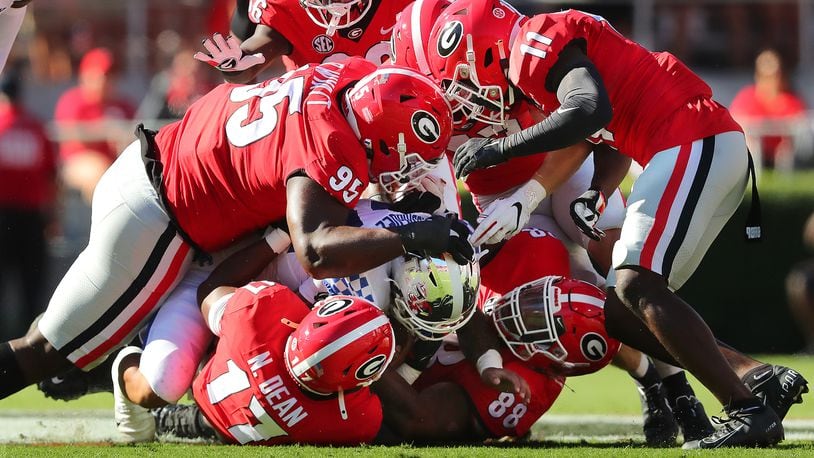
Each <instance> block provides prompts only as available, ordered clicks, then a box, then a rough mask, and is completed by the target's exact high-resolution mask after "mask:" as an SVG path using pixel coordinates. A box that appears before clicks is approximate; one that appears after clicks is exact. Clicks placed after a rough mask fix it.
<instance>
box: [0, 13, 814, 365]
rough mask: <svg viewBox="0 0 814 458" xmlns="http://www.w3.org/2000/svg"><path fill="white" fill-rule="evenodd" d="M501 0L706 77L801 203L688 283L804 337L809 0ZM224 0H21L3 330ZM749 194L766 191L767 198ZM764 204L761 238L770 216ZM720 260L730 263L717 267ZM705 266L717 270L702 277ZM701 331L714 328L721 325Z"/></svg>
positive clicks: (69, 247) (193, 79) (61, 251)
mask: <svg viewBox="0 0 814 458" xmlns="http://www.w3.org/2000/svg"><path fill="white" fill-rule="evenodd" d="M384 1H387V0H384ZM509 2H510V3H512V4H513V5H515V6H516V7H518V9H520V10H521V11H522V12H524V13H527V14H535V13H543V12H551V11H558V10H561V9H565V8H577V9H581V10H585V11H588V12H591V13H595V14H599V15H602V16H604V17H605V18H606V19H608V20H609V21H610V22H611V24H613V25H614V26H615V27H616V28H617V29H618V30H619V31H620V32H621V33H623V34H625V35H627V36H629V37H631V38H633V39H635V40H636V41H638V42H639V43H642V44H643V45H645V46H646V47H648V48H649V49H652V50H666V51H670V52H672V53H673V54H675V55H676V56H678V57H679V58H680V59H682V60H683V61H684V62H686V63H687V64H688V65H689V66H690V67H691V68H692V69H693V70H695V71H696V72H697V73H699V74H700V75H701V76H702V77H703V78H704V79H705V80H706V81H707V82H708V83H709V84H710V86H712V88H713V91H714V93H715V96H716V99H717V100H719V101H720V102H722V103H724V104H725V105H727V106H729V107H730V108H731V110H732V112H733V114H734V115H735V116H736V118H737V119H738V121H739V122H741V124H742V125H743V126H744V128H745V130H746V133H747V137H748V141H749V146H750V149H751V151H752V152H753V154H754V155H755V157H756V158H757V157H760V161H759V162H760V164H761V165H762V167H761V170H762V171H763V172H764V173H762V175H765V177H766V180H765V181H771V182H787V183H795V184H794V186H795V189H794V190H793V191H794V192H793V194H794V195H795V196H802V198H801V200H800V202H802V203H800V204H799V205H796V206H792V208H789V209H787V210H784V211H786V213H789V214H791V217H788V216H785V217H784V216H782V215H781V216H777V218H778V219H782V218H786V219H787V222H786V224H785V225H783V226H782V228H783V231H785V232H783V231H781V232H780V233H779V234H777V235H776V236H775V243H777V245H771V244H770V245H768V248H762V249H759V250H757V251H756V252H755V254H754V255H753V256H749V255H744V256H749V257H748V258H733V255H732V254H731V253H730V252H739V251H738V250H741V249H744V250H748V249H750V248H749V247H748V246H745V245H744V246H741V245H731V244H730V245H731V246H730V247H728V248H727V247H725V248H723V250H724V251H723V252H720V251H719V252H717V253H718V254H716V251H714V250H713V253H712V254H711V257H713V258H715V257H716V256H717V258H720V259H718V260H713V261H705V264H708V265H710V267H708V268H707V269H706V270H705V269H703V268H702V270H701V271H700V272H699V273H698V274H696V276H697V277H698V276H700V277H705V278H702V279H701V280H698V281H700V282H701V283H698V284H697V285H695V286H693V284H691V285H689V288H690V289H691V290H692V289H693V288H695V289H696V290H698V292H697V293H696V294H698V295H701V296H703V297H704V298H706V301H705V302H706V304H707V305H706V306H707V307H708V308H709V309H710V310H713V311H718V312H728V314H729V317H730V318H731V316H732V315H733V314H732V313H731V312H733V311H736V312H743V311H744V310H747V311H749V310H751V311H753V312H754V315H752V312H748V313H745V314H743V313H738V315H741V318H740V319H743V320H748V319H751V318H750V317H752V316H754V317H757V318H758V319H759V317H760V313H761V312H762V313H767V312H768V313H775V314H782V316H783V317H785V318H784V319H782V320H779V321H778V323H777V324H775V325H772V326H778V327H785V328H786V329H778V330H777V334H778V335H780V334H785V335H787V339H786V343H784V344H783V345H778V346H776V347H770V348H768V349H766V350H764V351H801V350H803V351H804V350H809V351H814V297H812V291H814V280H812V279H814V274H812V272H814V265H812V264H813V263H812V262H811V261H805V259H806V258H810V257H811V256H812V251H806V250H807V249H808V250H814V219H812V220H811V222H809V226H810V227H809V229H807V230H808V231H809V232H808V235H807V237H808V238H807V239H806V240H807V242H805V243H804V242H803V235H802V234H803V222H804V221H805V220H806V218H807V217H808V215H809V214H810V213H811V212H812V210H814V111H812V107H814V0H793V1H781V0H760V1H758V0H756V1H750V0H746V1H744V0H577V1H572V2H547V1H538V0H509ZM233 9H234V0H176V1H172V2H166V1H157V0H143V1H138V2H132V1H131V2H99V1H92V0H48V1H44V0H35V1H34V2H32V3H31V5H30V6H29V11H28V14H27V16H26V19H25V23H24V24H23V28H22V30H21V31H20V34H19V36H18V37H17V40H16V42H15V46H14V48H13V50H12V55H11V57H10V59H9V63H8V64H7V65H6V67H5V69H4V70H3V73H2V75H0V301H2V302H0V304H2V305H0V316H2V317H3V318H2V320H0V338H2V339H7V338H11V337H16V336H18V335H19V334H20V332H21V331H22V330H24V329H25V328H26V327H27V326H28V324H29V323H30V322H31V319H32V318H33V317H34V316H36V315H37V314H38V313H39V312H40V311H41V310H43V309H44V307H45V305H46V303H47V300H48V297H49V296H50V294H51V292H52V291H53V288H54V286H55V284H56V281H57V280H58V279H59V278H60V277H61V274H62V273H63V272H64V270H65V269H67V266H68V265H70V262H71V261H72V260H73V258H74V257H75V256H76V255H77V254H78V253H79V251H81V249H82V248H83V247H84V245H85V243H86V241H87V237H88V228H89V223H90V209H89V202H90V198H91V196H92V192H93V187H94V186H95V183H96V181H97V180H98V178H99V177H100V176H101V174H102V173H103V172H104V170H105V169H106V168H107V166H108V165H109V164H110V163H111V162H112V161H113V160H114V159H115V157H116V155H117V154H118V152H119V151H121V150H122V148H123V146H125V145H126V144H128V143H130V142H131V141H132V140H133V135H132V132H133V130H134V127H135V125H136V124H137V122H144V123H145V125H147V126H148V127H150V128H158V127H160V126H161V125H163V124H166V123H167V122H170V121H172V120H173V119H176V118H177V117H179V116H180V115H182V114H183V112H184V110H185V109H186V107H187V106H189V104H190V103H192V102H193V101H194V100H196V99H197V98H198V97H199V96H200V95H202V94H204V93H206V92H207V91H208V90H209V89H211V88H212V87H214V86H215V85H216V84H218V83H219V82H220V81H219V73H218V72H217V71H215V70H213V69H211V68H209V67H208V66H206V65H204V64H202V63H200V62H197V61H195V60H194V59H193V58H192V55H193V53H194V52H195V51H197V50H199V48H200V42H201V40H202V39H203V38H205V37H207V36H210V35H211V34H212V33H214V32H222V33H227V32H228V30H229V23H230V20H231V15H232V11H233ZM281 69H282V67H279V68H276V69H272V70H271V71H269V74H268V75H266V76H273V75H274V74H275V73H282V71H281ZM806 176H809V177H811V179H810V180H806V179H799V177H806ZM761 181H764V180H763V179H761ZM764 194H765V193H764ZM764 202H765V203H764V207H766V206H770V205H772V199H771V197H769V198H764ZM767 214H768V215H769V216H768V218H767V219H769V220H770V223H769V224H767V226H768V229H770V231H769V233H768V234H767V235H768V237H769V238H770V240H771V237H772V234H771V229H772V225H773V223H777V221H775V214H774V213H772V212H771V211H768V212H767ZM784 214H785V213H784ZM777 226H780V225H779V224H777ZM789 226H790V227H789ZM741 227H742V226H741ZM727 234H728V233H727V232H725V233H724V235H723V236H722V237H724V238H726V237H728V236H727ZM733 234H735V235H734V236H731V237H735V238H738V240H740V238H741V237H740V236H739V235H738V234H737V232H733ZM731 237H730V238H731ZM792 239H793V240H792ZM806 244H808V248H805V247H806ZM777 247H780V248H777ZM727 250H729V251H727ZM777 250H781V251H782V250H787V251H788V252H787V253H785V254H782V255H779V256H778V254H777ZM708 257H710V256H708ZM719 263H720V264H719ZM730 264H738V265H739V269H740V270H737V269H735V271H736V273H734V274H732V273H731V272H730V275H729V276H727V275H726V273H723V274H722V273H721V272H720V270H719V269H721V268H723V269H727V267H726V266H728V265H730ZM744 265H745V266H746V267H744ZM719 266H721V267H719ZM743 269H752V271H751V272H754V269H761V270H762V269H765V270H767V271H770V272H773V275H774V276H773V277H771V275H770V276H769V277H771V278H768V277H766V276H765V275H763V273H759V274H758V275H757V276H756V278H758V277H759V278H762V279H764V280H766V279H767V278H768V280H766V281H767V282H768V283H767V284H765V285H762V286H763V287H765V288H768V291H769V293H768V294H764V295H763V296H760V295H758V297H765V298H766V299H761V298H758V299H756V298H755V296H754V294H750V293H748V292H747V293H743V294H728V293H722V294H719V295H712V298H711V297H710V295H709V294H704V293H702V291H703V292H707V293H708V291H709V290H708V287H709V286H708V285H709V282H712V283H716V284H717V283H721V287H722V288H733V289H738V288H740V289H742V285H740V284H738V283H739V282H744V281H745V282H751V281H752V280H750V279H749V278H743V277H744V276H745V275H748V273H744V272H746V271H744V270H743ZM729 270H732V269H729ZM719 275H720V276H721V281H720V282H717V281H715V279H714V278H710V277H716V276H719ZM705 280H706V282H707V283H705V282H704V281H705ZM694 281H695V280H694ZM733 283H734V284H733ZM758 287H760V285H759V286H758ZM765 288H764V289H765ZM691 293H692V291H691ZM744 297H746V298H749V299H744ZM749 300H751V301H752V302H751V303H750V304H751V305H750V304H746V303H745V302H749ZM692 303H697V302H696V301H692ZM702 303H703V299H702ZM789 306H791V308H789ZM702 313H703V311H702ZM712 315H713V319H712V321H711V324H712V325H713V327H716V324H715V323H716V320H715V319H714V316H715V313H712ZM720 315H721V317H722V318H721V320H719V323H723V324H719V325H718V327H720V326H726V320H728V319H730V318H727V314H726V313H721V314H720ZM705 317H706V315H705ZM716 334H718V335H723V336H724V337H725V336H726V329H724V330H723V332H719V329H716ZM770 334H771V333H770ZM789 334H793V335H792V336H791V337H788V335H789ZM735 343H736V344H741V347H745V348H744V349H745V350H747V351H755V350H754V349H751V348H750V347H749V345H748V342H747V343H746V344H745V345H744V343H741V342H735ZM755 348H758V347H755ZM759 348H765V346H764V347H759Z"/></svg>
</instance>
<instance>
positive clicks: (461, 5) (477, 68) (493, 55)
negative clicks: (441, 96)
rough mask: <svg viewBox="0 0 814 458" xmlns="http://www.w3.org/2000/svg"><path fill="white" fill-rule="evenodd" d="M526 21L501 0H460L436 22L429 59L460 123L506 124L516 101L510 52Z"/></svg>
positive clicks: (433, 27)
mask: <svg viewBox="0 0 814 458" xmlns="http://www.w3.org/2000/svg"><path fill="white" fill-rule="evenodd" d="M525 19H526V16H523V15H522V14H520V13H518V12H517V11H516V10H515V9H514V8H512V7H511V6H509V5H508V4H506V3H503V2H501V1H500V0H457V1H454V2H452V4H450V5H449V6H448V7H447V8H446V9H445V10H444V11H443V12H442V13H441V15H440V16H439V17H438V19H437V20H436V21H435V24H434V25H433V26H432V31H431V32H430V37H429V41H428V44H427V60H428V62H429V65H430V71H431V72H432V74H433V76H435V78H436V79H437V80H438V81H441V85H442V86H444V88H445V89H446V94H447V97H448V98H449V100H450V103H451V104H452V111H453V115H454V116H455V122H456V123H465V122H467V120H474V121H481V122H484V123H487V124H493V125H501V124H503V123H504V121H505V115H504V111H505V110H507V109H508V107H510V106H511V105H512V103H514V92H513V91H512V90H511V89H510V87H509V79H508V77H507V71H508V68H509V52H510V51H511V48H512V43H513V42H514V38H515V36H516V35H517V33H518V31H519V30H520V26H521V24H522V22H523V21H524V20H525Z"/></svg>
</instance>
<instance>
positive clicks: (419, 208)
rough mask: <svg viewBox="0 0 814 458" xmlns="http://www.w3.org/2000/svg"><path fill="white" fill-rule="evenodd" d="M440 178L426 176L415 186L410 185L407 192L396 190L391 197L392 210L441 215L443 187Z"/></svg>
mask: <svg viewBox="0 0 814 458" xmlns="http://www.w3.org/2000/svg"><path fill="white" fill-rule="evenodd" d="M445 186H446V181H444V180H443V179H442V178H439V177H436V176H433V175H426V176H424V177H423V178H421V180H419V182H418V183H416V184H412V183H411V184H410V187H409V190H408V191H406V192H402V191H401V190H397V191H396V193H395V195H394V197H393V202H394V203H393V206H392V209H393V210H395V211H397V212H401V213H415V212H420V213H439V214H441V213H443V210H445V209H444V208H442V206H443V202H444V187H445Z"/></svg>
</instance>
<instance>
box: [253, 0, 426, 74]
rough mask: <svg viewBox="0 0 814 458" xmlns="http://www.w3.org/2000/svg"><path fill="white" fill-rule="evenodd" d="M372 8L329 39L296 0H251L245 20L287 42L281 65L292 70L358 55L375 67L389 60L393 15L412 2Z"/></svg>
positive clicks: (381, 1) (379, 2)
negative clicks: (276, 33) (288, 51)
mask: <svg viewBox="0 0 814 458" xmlns="http://www.w3.org/2000/svg"><path fill="white" fill-rule="evenodd" d="M370 1H371V3H372V5H371V7H370V11H368V12H367V14H366V15H365V17H363V18H362V19H361V20H360V21H359V22H357V23H356V24H354V25H353V26H350V27H348V28H344V29H337V30H336V32H334V34H333V36H330V37H329V36H328V35H326V34H325V29H324V28H323V27H321V26H319V25H317V24H315V23H314V22H313V21H312V20H311V18H310V17H308V13H307V12H306V11H305V9H304V8H303V7H302V6H300V3H299V0H252V1H251V4H250V5H249V18H250V19H251V20H252V22H255V23H257V24H262V25H266V26H269V27H271V28H272V29H274V30H276V31H277V32H278V33H279V34H280V35H282V36H283V37H285V39H286V40H288V42H289V43H291V48H292V49H291V53H290V54H288V55H287V56H283V63H285V66H286V68H287V69H289V70H292V69H294V68H297V67H299V66H301V65H305V64H310V63H320V62H333V61H338V60H342V59H345V58H347V57H349V56H362V57H364V58H365V59H367V60H369V61H371V62H373V63H374V64H376V65H381V64H383V63H385V62H386V61H387V60H388V59H389V58H390V37H391V36H392V32H393V25H394V24H395V23H396V15H397V14H398V13H400V12H401V10H403V9H404V7H406V6H407V5H408V4H410V3H411V2H412V0H386V1H385V0H370Z"/></svg>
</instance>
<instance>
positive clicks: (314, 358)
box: [291, 315, 390, 377]
mask: <svg viewBox="0 0 814 458" xmlns="http://www.w3.org/2000/svg"><path fill="white" fill-rule="evenodd" d="M385 324H387V325H389V324H390V320H389V319H388V318H387V317H386V316H384V315H381V316H378V317H376V318H375V319H373V320H370V321H368V322H367V323H365V324H363V325H361V326H359V327H357V328H356V329H354V330H352V331H350V332H348V333H347V334H345V335H344V336H342V337H340V338H338V339H336V340H334V341H333V342H331V343H329V344H328V345H325V346H324V347H323V348H322V349H320V350H319V351H317V352H314V354H312V355H311V356H309V357H308V358H306V359H304V360H302V361H300V362H299V363H297V365H295V366H294V367H292V368H291V372H292V373H294V375H295V376H297V377H299V376H300V375H302V374H304V373H305V372H307V371H308V370H309V369H311V368H312V367H314V366H316V365H317V364H319V363H320V362H322V360H324V359H325V358H327V357H329V356H331V355H333V354H334V353H336V352H338V351H339V350H341V349H343V348H345V347H346V346H348V345H349V344H351V343H353V342H355V341H357V340H359V339H360V338H362V337H364V336H365V335H367V334H368V333H370V332H372V331H373V330H375V329H376V328H378V327H379V326H384V325H385Z"/></svg>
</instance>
